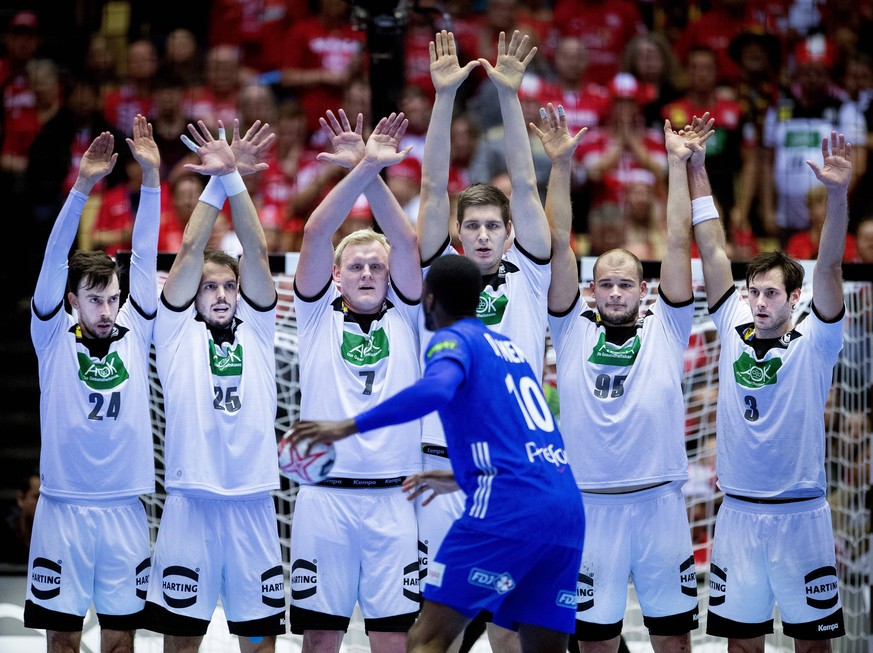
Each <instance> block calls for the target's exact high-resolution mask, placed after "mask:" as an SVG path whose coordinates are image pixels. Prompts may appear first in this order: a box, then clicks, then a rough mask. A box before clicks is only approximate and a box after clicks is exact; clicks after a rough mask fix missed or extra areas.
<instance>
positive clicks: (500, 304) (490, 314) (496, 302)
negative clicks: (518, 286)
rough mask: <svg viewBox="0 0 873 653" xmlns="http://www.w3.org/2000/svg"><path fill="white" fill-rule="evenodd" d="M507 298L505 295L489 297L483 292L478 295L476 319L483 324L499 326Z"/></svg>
mask: <svg viewBox="0 0 873 653" xmlns="http://www.w3.org/2000/svg"><path fill="white" fill-rule="evenodd" d="M507 304H509V298H508V297H507V296H506V295H489V294H488V293H486V292H485V291H484V290H483V291H482V292H481V293H479V305H478V306H477V307H476V317H478V318H479V319H480V320H481V321H482V322H483V323H484V324H486V325H489V326H490V325H493V324H500V323H501V322H502V321H503V314H504V313H506V305H507Z"/></svg>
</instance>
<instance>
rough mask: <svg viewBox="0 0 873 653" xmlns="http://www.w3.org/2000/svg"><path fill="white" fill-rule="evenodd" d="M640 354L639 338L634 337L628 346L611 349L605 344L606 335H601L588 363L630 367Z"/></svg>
mask: <svg viewBox="0 0 873 653" xmlns="http://www.w3.org/2000/svg"><path fill="white" fill-rule="evenodd" d="M639 353H640V337H639V336H634V339H633V340H631V342H630V344H628V345H624V346H623V347H619V348H617V349H616V348H615V347H611V346H610V345H609V343H607V342H606V334H605V333H601V334H600V338H598V340H597V344H596V345H594V351H592V352H591V356H589V357H588V362H589V363H599V364H600V365H615V366H618V367H630V366H631V365H633V364H634V361H635V360H636V359H637V355H638V354H639Z"/></svg>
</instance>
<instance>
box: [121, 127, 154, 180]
mask: <svg viewBox="0 0 873 653" xmlns="http://www.w3.org/2000/svg"><path fill="white" fill-rule="evenodd" d="M125 140H126V141H127V146H128V147H129V148H130V153H131V154H132V155H133V158H134V159H136V160H137V162H138V163H139V165H140V166H142V169H143V171H145V170H156V169H158V168H159V167H160V165H161V154H160V152H159V151H158V144H157V143H155V138H154V135H153V132H152V125H151V123H150V122H149V121H148V119H147V118H146V117H145V116H143V115H141V114H136V117H135V118H134V119H133V138H132V139H131V138H127V139H125Z"/></svg>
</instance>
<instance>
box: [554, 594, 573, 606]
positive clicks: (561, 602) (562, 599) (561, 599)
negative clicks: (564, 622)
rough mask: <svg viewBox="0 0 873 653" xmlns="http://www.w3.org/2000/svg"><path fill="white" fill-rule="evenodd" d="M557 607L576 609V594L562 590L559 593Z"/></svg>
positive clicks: (556, 600) (556, 601)
mask: <svg viewBox="0 0 873 653" xmlns="http://www.w3.org/2000/svg"><path fill="white" fill-rule="evenodd" d="M555 605H557V606H558V607H559V608H572V609H573V610H575V609H576V593H575V592H568V591H567V590H561V591H560V592H558V598H556V599H555Z"/></svg>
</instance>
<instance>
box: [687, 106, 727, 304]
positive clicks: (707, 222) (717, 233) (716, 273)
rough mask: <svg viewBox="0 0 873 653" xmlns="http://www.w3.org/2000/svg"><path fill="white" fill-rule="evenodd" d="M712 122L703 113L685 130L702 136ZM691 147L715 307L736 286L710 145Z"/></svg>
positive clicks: (693, 189) (696, 214)
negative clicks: (710, 168)
mask: <svg viewBox="0 0 873 653" xmlns="http://www.w3.org/2000/svg"><path fill="white" fill-rule="evenodd" d="M708 120H709V114H708V113H705V114H703V118H698V117H697V116H694V119H693V121H692V123H691V125H690V126H687V127H686V128H685V131H686V132H689V133H694V134H702V133H703V132H704V130H705V129H706V125H707V123H708ZM688 147H690V148H691V149H692V150H693V153H692V155H691V158H690V159H688V191H689V193H690V195H691V206H692V216H691V217H692V225H693V230H694V239H695V240H696V241H697V249H698V250H700V260H701V263H702V266H703V280H704V283H705V284H706V302H707V304H708V305H709V306H710V307H712V306H713V305H714V304H715V303H716V302H717V301H718V300H719V299H721V298H722V297H724V295H725V293H726V292H727V291H728V290H729V289H730V288H731V287H732V286H733V285H734V279H733V274H732V273H731V262H730V259H729V258H728V255H727V249H726V245H725V236H724V227H723V226H722V222H721V219H720V218H719V217H718V212H717V211H716V209H715V204H714V203H713V201H712V188H711V187H710V185H709V175H707V174H706V166H705V163H706V160H705V159H706V144H705V143H703V144H700V143H699V142H698V141H697V140H695V139H694V138H690V139H689V141H688ZM702 218H711V219H702ZM695 222H696V223H697V224H694V223H695Z"/></svg>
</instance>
